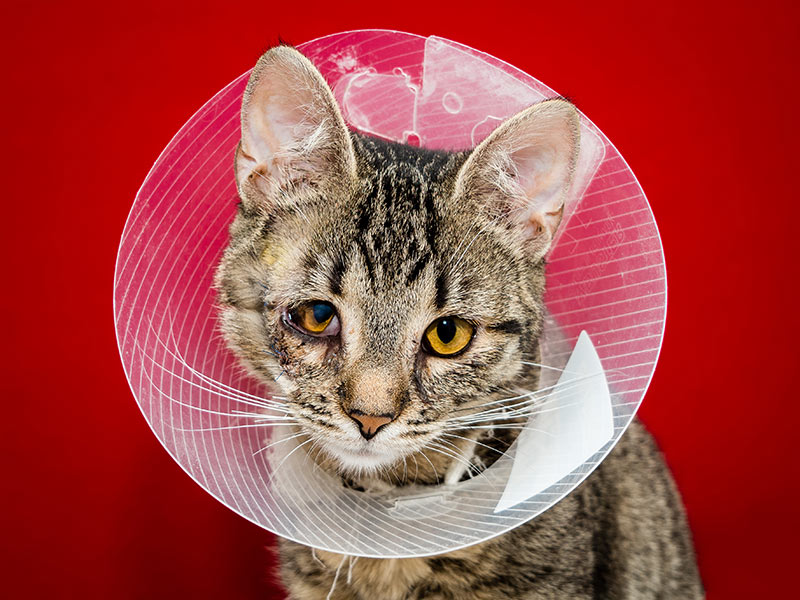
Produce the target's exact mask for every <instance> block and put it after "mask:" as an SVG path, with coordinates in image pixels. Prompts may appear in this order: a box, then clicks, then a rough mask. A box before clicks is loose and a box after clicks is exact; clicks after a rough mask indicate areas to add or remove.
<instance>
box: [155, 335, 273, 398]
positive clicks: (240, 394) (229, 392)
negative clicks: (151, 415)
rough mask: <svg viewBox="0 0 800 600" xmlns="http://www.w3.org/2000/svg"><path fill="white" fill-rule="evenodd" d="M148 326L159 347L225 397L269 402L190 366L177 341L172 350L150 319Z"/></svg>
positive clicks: (159, 364) (174, 374)
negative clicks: (217, 389) (219, 390)
mask: <svg viewBox="0 0 800 600" xmlns="http://www.w3.org/2000/svg"><path fill="white" fill-rule="evenodd" d="M149 326H150V329H151V331H152V333H153V335H154V337H155V339H156V341H157V342H158V343H159V344H160V345H161V347H162V348H163V349H164V350H165V351H166V352H167V353H168V354H169V355H170V356H171V357H172V358H174V359H175V360H177V361H178V363H179V364H181V365H182V366H183V367H185V368H186V369H187V370H188V371H189V372H190V373H191V374H192V375H194V376H195V377H197V378H199V379H200V380H201V381H203V382H204V383H206V384H208V385H210V386H212V387H216V388H219V389H221V390H223V391H224V394H225V397H227V398H230V399H235V400H236V401H238V402H243V403H246V400H247V399H250V400H253V401H255V402H260V403H269V400H268V399H265V398H262V397H260V396H256V395H254V394H250V393H247V392H244V391H242V390H239V389H236V388H234V387H232V386H229V385H227V384H224V383H222V382H221V381H217V380H216V379H214V378H212V377H210V376H208V375H206V374H205V373H202V372H201V371H198V370H197V369H195V368H194V367H192V366H191V365H190V364H189V363H188V362H187V361H186V359H185V358H184V357H183V355H182V354H181V352H180V350H179V349H178V347H177V343H175V341H174V339H173V342H174V343H175V350H174V351H173V350H171V349H170V348H169V347H168V346H167V345H166V344H165V343H164V341H163V340H162V339H161V338H160V337H159V335H158V333H157V332H156V331H155V328H154V327H153V323H152V321H150V323H149ZM172 331H173V328H170V337H172V336H173V333H172ZM148 358H150V359H151V360H152V361H153V362H154V363H155V364H157V365H158V366H159V367H160V368H161V369H162V370H164V371H166V372H167V373H170V374H171V375H173V376H175V377H178V378H179V379H181V381H185V382H186V383H189V384H190V385H198V387H199V384H197V383H195V382H192V381H189V380H187V379H185V378H183V377H181V376H179V375H177V374H176V373H173V372H172V371H170V370H169V369H167V368H166V367H165V366H164V365H163V364H161V363H158V362H157V361H155V359H154V358H153V357H150V356H148ZM215 393H219V394H220V395H223V393H221V392H215ZM272 397H273V398H280V397H279V396H272ZM274 404H278V403H274Z"/></svg>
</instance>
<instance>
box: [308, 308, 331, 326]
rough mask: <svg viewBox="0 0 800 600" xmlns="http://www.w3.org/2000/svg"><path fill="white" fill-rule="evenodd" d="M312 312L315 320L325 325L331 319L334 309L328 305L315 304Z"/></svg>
mask: <svg viewBox="0 0 800 600" xmlns="http://www.w3.org/2000/svg"><path fill="white" fill-rule="evenodd" d="M311 312H312V314H313V315H314V320H315V321H316V322H317V323H325V322H326V321H327V320H328V319H330V318H331V315H332V314H333V308H332V307H331V306H329V305H327V304H315V305H314V306H313V307H312V308H311Z"/></svg>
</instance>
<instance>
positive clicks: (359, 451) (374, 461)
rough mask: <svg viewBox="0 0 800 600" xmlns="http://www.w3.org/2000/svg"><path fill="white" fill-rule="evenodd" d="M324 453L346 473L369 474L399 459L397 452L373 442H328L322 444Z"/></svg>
mask: <svg viewBox="0 0 800 600" xmlns="http://www.w3.org/2000/svg"><path fill="white" fill-rule="evenodd" d="M324 449H325V451H326V453H327V454H328V455H329V456H330V457H331V458H332V459H333V460H334V461H336V463H338V465H339V467H340V469H341V470H342V471H344V472H348V473H359V474H363V473H369V472H374V471H377V470H379V469H381V468H383V467H387V466H389V465H392V464H394V463H395V462H397V461H398V460H400V459H401V456H400V454H399V453H398V452H397V450H394V449H391V448H387V447H386V445H384V444H381V443H380V442H377V443H376V441H375V440H369V441H367V440H362V441H360V442H355V443H354V442H352V441H349V442H347V443H343V442H341V441H339V440H330V441H327V442H325V443H324Z"/></svg>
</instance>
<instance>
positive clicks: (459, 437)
mask: <svg viewBox="0 0 800 600" xmlns="http://www.w3.org/2000/svg"><path fill="white" fill-rule="evenodd" d="M442 436H445V437H454V438H458V439H460V440H466V441H468V442H472V443H473V444H477V445H478V446H482V447H484V448H487V449H489V450H491V451H492V452H496V453H497V454H499V455H500V456H505V457H506V458H511V457H510V456H509V455H508V454H506V453H505V452H503V451H502V450H498V449H497V448H492V447H491V446H489V445H487V444H484V443H482V442H479V441H478V440H473V439H470V438H468V437H464V436H463V435H457V434H455V433H442Z"/></svg>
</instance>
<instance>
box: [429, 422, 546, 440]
mask: <svg viewBox="0 0 800 600" xmlns="http://www.w3.org/2000/svg"><path fill="white" fill-rule="evenodd" d="M445 429H447V428H445ZM461 429H468V430H472V429H475V430H480V429H487V430H490V431H491V430H495V429H509V430H520V431H521V430H523V429H524V430H527V431H536V432H537V433H542V434H544V435H547V436H550V437H555V435H553V434H552V433H550V432H549V431H545V430H543V429H536V428H535V427H529V426H528V425H509V424H507V423H501V424H495V425H470V426H468V427H459V428H457V430H461ZM444 435H448V434H444ZM492 437H494V436H492Z"/></svg>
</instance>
